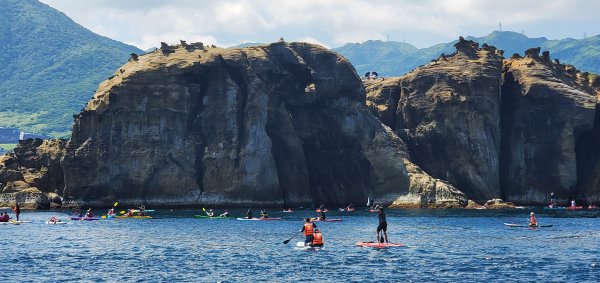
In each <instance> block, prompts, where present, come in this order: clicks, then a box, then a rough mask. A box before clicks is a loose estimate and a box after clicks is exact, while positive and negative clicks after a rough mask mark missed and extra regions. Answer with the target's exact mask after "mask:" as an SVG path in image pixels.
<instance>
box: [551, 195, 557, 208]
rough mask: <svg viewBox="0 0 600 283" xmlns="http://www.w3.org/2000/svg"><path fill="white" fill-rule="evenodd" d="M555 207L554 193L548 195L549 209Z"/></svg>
mask: <svg viewBox="0 0 600 283" xmlns="http://www.w3.org/2000/svg"><path fill="white" fill-rule="evenodd" d="M554 207H556V199H555V198H554V192H551V193H550V208H554Z"/></svg>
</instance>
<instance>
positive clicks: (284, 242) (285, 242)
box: [283, 231, 301, 245]
mask: <svg viewBox="0 0 600 283" xmlns="http://www.w3.org/2000/svg"><path fill="white" fill-rule="evenodd" d="M300 232H301V231H298V232H296V234H294V236H292V237H291V238H289V239H287V240H285V241H283V244H284V245H285V244H287V243H289V242H290V241H291V240H292V239H293V238H295V237H296V236H298V233H300Z"/></svg>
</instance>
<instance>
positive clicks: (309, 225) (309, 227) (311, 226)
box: [300, 218, 317, 245]
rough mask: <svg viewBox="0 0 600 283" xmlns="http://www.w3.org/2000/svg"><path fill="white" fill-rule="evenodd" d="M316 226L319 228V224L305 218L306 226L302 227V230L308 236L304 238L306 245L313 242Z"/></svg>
mask: <svg viewBox="0 0 600 283" xmlns="http://www.w3.org/2000/svg"><path fill="white" fill-rule="evenodd" d="M315 228H317V225H316V224H315V223H313V222H311V221H310V218H306V219H305V220H304V226H302V229H300V232H304V237H306V238H305V239H304V245H308V244H310V243H312V241H313V235H314V231H315Z"/></svg>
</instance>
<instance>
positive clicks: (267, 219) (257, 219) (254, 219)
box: [237, 217, 281, 221]
mask: <svg viewBox="0 0 600 283" xmlns="http://www.w3.org/2000/svg"><path fill="white" fill-rule="evenodd" d="M237 220H240V221H269V220H281V218H277V217H269V218H237Z"/></svg>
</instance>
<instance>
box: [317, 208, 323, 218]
mask: <svg viewBox="0 0 600 283" xmlns="http://www.w3.org/2000/svg"><path fill="white" fill-rule="evenodd" d="M317 220H325V210H320V212H319V215H318V216H317Z"/></svg>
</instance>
